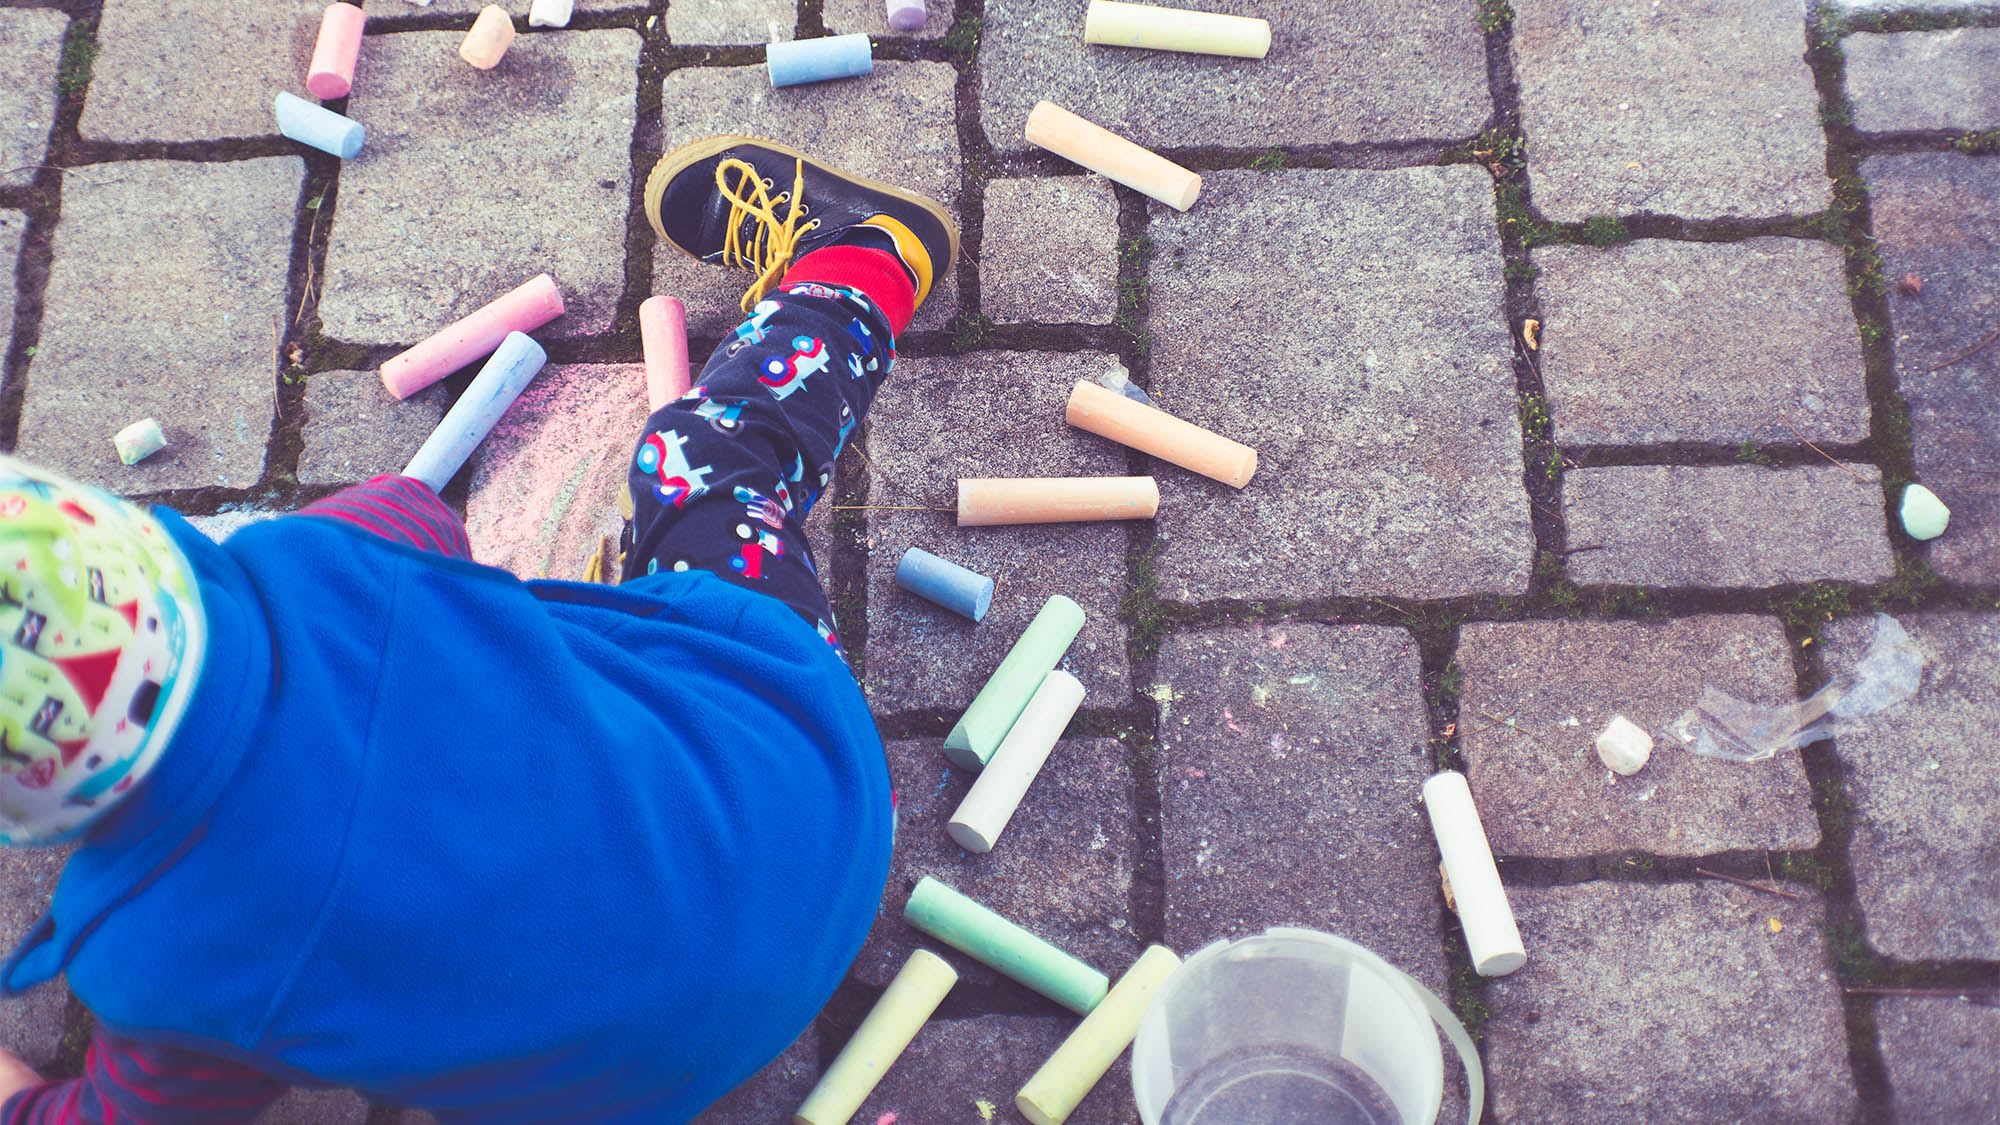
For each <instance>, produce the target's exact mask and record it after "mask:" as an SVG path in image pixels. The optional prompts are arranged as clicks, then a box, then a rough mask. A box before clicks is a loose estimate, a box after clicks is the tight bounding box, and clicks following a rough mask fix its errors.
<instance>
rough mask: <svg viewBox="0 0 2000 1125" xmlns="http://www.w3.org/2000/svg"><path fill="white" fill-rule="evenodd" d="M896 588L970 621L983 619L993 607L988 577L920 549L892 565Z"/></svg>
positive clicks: (991, 588)
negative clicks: (988, 609) (961, 615)
mask: <svg viewBox="0 0 2000 1125" xmlns="http://www.w3.org/2000/svg"><path fill="white" fill-rule="evenodd" d="M896 585H898V586H901V587H902V588H903V589H905V590H908V591H909V592H910V593H912V594H915V595H917V596H918V597H923V598H929V599H930V600H931V601H934V602H936V603H937V604H939V605H941V606H943V607H945V608H946V609H948V610H950V611H952V612H953V613H957V614H963V615H964V616H966V617H970V618H972V619H973V620H974V621H978V620H980V619H981V618H983V617H985V616H986V608H987V607H988V606H990V605H992V604H993V580H992V579H991V578H988V577H986V576H985V575H984V574H980V573H979V572H977V571H972V570H967V569H965V568H964V567H962V566H960V565H958V564H957V563H955V562H948V561H946V560H944V559H941V558H938V557H937V556H936V555H933V554H931V553H930V552H929V551H926V550H924V549H923V548H922V547H912V548H910V549H909V550H907V551H904V552H903V558H902V560H901V561H900V562H898V563H897V564H896Z"/></svg>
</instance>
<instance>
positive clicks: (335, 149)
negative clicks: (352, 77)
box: [271, 93, 368, 160]
mask: <svg viewBox="0 0 2000 1125" xmlns="http://www.w3.org/2000/svg"><path fill="white" fill-rule="evenodd" d="M271 108H272V109H274V110H276V111H277V114H278V132H280V133H283V134H284V135H286V136H287V137H290V138H292V139H293V140H295V141H297V142H299V143H300V144H302V145H311V146H312V147H314V148H316V149H318V150H320V151H321V152H330V153H332V154H334V155H335V156H338V157H340V158H341V159H342V160H352V159H354V156H355V154H356V153H358V152H360V151H361V141H362V139H363V138H364V137H365V136H366V135H367V132H368V131H367V130H366V129H364V128H362V127H361V122H359V121H356V120H354V119H352V118H349V117H342V116H341V115H339V114H338V113H335V112H333V111H332V110H330V109H328V108H326V107H325V106H323V105H315V104H314V103H312V102H309V101H307V100H305V99H304V98H302V97H299V96H298V95H297V94H291V93H281V94H279V95H278V101H277V104H276V105H274V106H272V107H271Z"/></svg>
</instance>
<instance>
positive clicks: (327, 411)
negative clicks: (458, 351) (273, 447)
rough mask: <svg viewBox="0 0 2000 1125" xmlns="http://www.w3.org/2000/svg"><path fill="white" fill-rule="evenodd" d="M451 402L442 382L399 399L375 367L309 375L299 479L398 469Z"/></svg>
mask: <svg viewBox="0 0 2000 1125" xmlns="http://www.w3.org/2000/svg"><path fill="white" fill-rule="evenodd" d="M449 405H451V393H450V389H449V388H447V387H446V386H445V385H444V384H442V383H434V384H432V385H431V386H428V387H426V388H424V389H423V390H421V391H418V392H417V393H416V394H413V395H411V396H410V397H409V398H407V399H402V400H398V399H397V398H396V397H395V396H394V395H391V394H390V393H389V391H388V389H387V388H385V387H384V386H382V376H381V373H380V372H376V371H321V372H318V373H316V374H314V375H310V376H308V377H307V378H306V422H305V426H304V428H303V429H302V430H301V431H300V434H301V438H302V440H303V448H302V449H300V451H299V483H300V484H353V483H355V482H357V481H364V480H367V479H368V478H369V477H372V476H375V475H377V474H379V473H400V472H402V471H403V466H405V465H407V464H409V463H410V458H411V457H414V456H416V452H417V450H418V449H420V448H422V446H423V444H424V440H425V439H426V438H428V437H430V436H431V431H432V430H435V429H437V424H438V423H439V422H440V421H443V420H444V412H445V408H446V407H447V406H449Z"/></svg>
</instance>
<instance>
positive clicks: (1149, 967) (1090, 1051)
mask: <svg viewBox="0 0 2000 1125" xmlns="http://www.w3.org/2000/svg"><path fill="white" fill-rule="evenodd" d="M1180 967H1181V959H1180V956H1179V955H1178V954H1176V953H1175V952H1174V951H1173V950H1171V949H1168V948H1167V947H1166V946H1164V945H1155V946H1152V947H1150V948H1148V949H1147V950H1146V952H1144V953H1142V954H1140V955H1139V959H1138V960H1137V961H1134V962H1133V963H1132V967H1131V968H1129V969H1127V970H1125V975H1124V976H1122V977H1119V978H1118V983H1117V984H1116V985H1114V986H1112V989H1111V992H1110V994H1109V995H1107V996H1105V998H1104V999H1103V1000H1102V1001H1099V1002H1098V1005H1097V1007H1095V1008H1092V1009H1091V1010H1090V1014H1089V1015H1087V1016H1085V1017H1083V1022H1082V1023H1080V1024H1078V1025H1076V1030H1075V1031H1072V1032H1070V1034H1069V1038H1068V1039H1065V1040H1063V1044H1062V1046H1060V1047H1058V1048H1056V1053H1055V1054H1053V1055H1050V1056H1049V1061H1047V1062H1045V1063H1043V1064H1042V1068H1041V1069H1040V1070H1037V1071H1036V1072H1035V1074H1034V1077H1032V1078H1030V1079H1028V1084H1027V1085H1025V1086H1023V1087H1021V1092H1020V1093H1019V1094H1017V1095H1015V1096H1014V1105H1015V1106H1016V1108H1018V1109H1020V1111H1021V1115H1022V1116H1023V1117H1026V1118H1027V1119H1028V1120H1030V1121H1032V1122H1034V1123H1035V1125H1063V1121H1064V1120H1065V1119H1066V1118H1068V1117H1069V1115H1070V1114H1072V1113H1074V1112H1076V1107H1077V1105H1078V1103H1080V1102H1082V1101H1083V1099H1084V1098H1085V1097H1086V1096H1088V1095H1089V1093H1090V1090H1091V1087H1093V1086H1095V1085H1097V1081H1098V1079H1100V1078H1103V1077H1104V1072H1105V1071H1107V1070H1110V1069H1111V1064H1112V1063H1114V1062H1117V1061H1118V1056H1119V1055H1122V1054H1124V1053H1125V1048H1127V1047H1129V1046H1131V1045H1132V1037H1133V1036H1134V1035H1137V1034H1138V1033H1139V1017H1140V1016H1141V1015H1142V1014H1144V1013H1145V1011H1146V1005H1147V1004H1149V1003H1151V1002H1152V1000H1153V993H1155V992H1158V991H1159V989H1160V985H1162V984H1164V983H1166V980H1167V978H1168V977H1170V976H1172V975H1173V974H1174V970H1175V969H1178V968H1180Z"/></svg>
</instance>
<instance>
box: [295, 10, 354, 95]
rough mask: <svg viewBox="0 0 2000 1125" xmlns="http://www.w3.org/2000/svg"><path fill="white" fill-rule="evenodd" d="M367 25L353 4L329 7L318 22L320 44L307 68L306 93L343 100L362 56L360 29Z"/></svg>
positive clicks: (314, 49) (316, 46) (314, 46)
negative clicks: (356, 62) (355, 65)
mask: <svg viewBox="0 0 2000 1125" xmlns="http://www.w3.org/2000/svg"><path fill="white" fill-rule="evenodd" d="M366 22H368V17H367V16H366V15H364V14H363V13H362V11H361V9H360V8H358V7H356V6H355V5H353V4H328V5H327V6H326V12H325V14H323V15H321V16H320V18H319V40H318V41H317V42H315V43H314V44H313V54H312V63H311V65H309V66H307V68H306V93H308V94H311V95H312V96H313V97H315V98H326V99H329V100H330V99H333V98H344V97H346V96H347V91H349V90H350V89H353V87H354V60H355V59H356V58H358V57H360V54H361V25H362V24H364V23H366Z"/></svg>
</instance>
